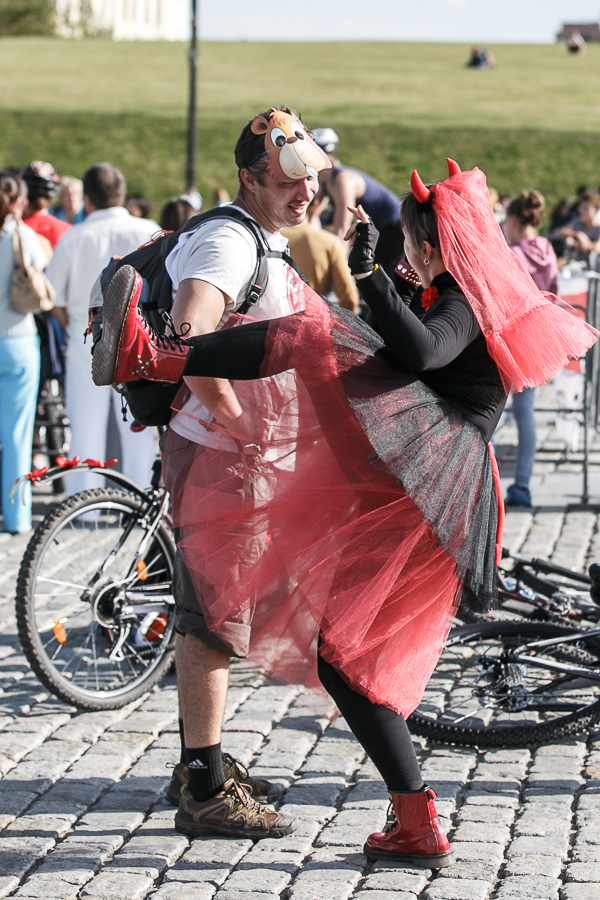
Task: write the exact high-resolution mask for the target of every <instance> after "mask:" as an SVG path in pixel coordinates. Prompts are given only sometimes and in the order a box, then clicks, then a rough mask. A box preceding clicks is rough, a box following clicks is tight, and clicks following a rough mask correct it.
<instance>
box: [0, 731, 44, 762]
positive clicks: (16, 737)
mask: <svg viewBox="0 0 600 900" xmlns="http://www.w3.org/2000/svg"><path fill="white" fill-rule="evenodd" d="M43 740H44V736H43V735H41V734H36V733H35V732H33V733H32V732H27V733H23V732H9V731H5V732H4V733H3V734H0V756H7V757H8V758H9V759H13V760H14V761H15V762H18V761H19V760H20V759H23V757H24V756H25V755H26V754H27V753H29V751H30V750H33V749H34V748H35V747H38V746H39V745H40V744H41V743H42V741H43Z"/></svg>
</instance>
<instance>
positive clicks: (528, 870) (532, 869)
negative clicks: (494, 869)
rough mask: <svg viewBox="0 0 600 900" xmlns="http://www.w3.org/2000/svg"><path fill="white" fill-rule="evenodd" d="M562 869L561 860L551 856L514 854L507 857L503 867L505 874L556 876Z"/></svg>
mask: <svg viewBox="0 0 600 900" xmlns="http://www.w3.org/2000/svg"><path fill="white" fill-rule="evenodd" d="M561 871H562V861H561V860H560V859H556V858H553V857H551V856H516V857H514V858H513V859H509V860H508V861H507V863H506V865H505V867H504V873H505V875H506V876H511V875H536V876H537V875H547V876H548V877H549V878H558V877H559V876H560V873H561Z"/></svg>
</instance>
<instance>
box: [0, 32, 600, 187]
mask: <svg viewBox="0 0 600 900" xmlns="http://www.w3.org/2000/svg"><path fill="white" fill-rule="evenodd" d="M469 49H470V48H469V47H468V46H466V45H460V44H400V43H394V44H392V43H314V44H281V43H279V44H277V43H273V44H270V43H262V44H259V43H231V44H227V43H207V44H204V45H203V46H202V63H201V70H200V115H199V119H200V137H199V164H200V178H199V182H200V184H199V187H200V190H201V191H202V192H203V193H205V194H206V195H208V197H210V194H211V193H212V191H213V190H214V188H216V187H221V186H225V187H227V188H228V189H229V190H230V191H233V190H234V189H235V183H236V178H235V169H234V167H233V160H232V151H233V144H234V142H235V139H236V137H237V135H238V134H239V131H240V129H241V127H242V125H243V124H244V122H245V121H247V120H248V119H249V118H250V117H251V116H252V115H253V114H254V113H255V112H258V111H259V110H261V109H263V108H266V107H268V106H270V105H272V104H273V103H276V102H282V103H289V104H290V105H293V106H295V107H296V108H297V109H298V110H300V111H301V112H302V114H303V116H304V118H305V120H306V122H307V124H308V125H309V126H313V127H316V126H319V125H326V124H327V125H328V124H330V125H333V126H334V127H335V128H336V130H337V131H338V132H339V134H340V137H341V139H342V143H341V146H340V155H341V157H342V158H343V159H344V161H345V162H348V163H349V164H353V165H356V166H359V167H361V168H364V169H365V170H366V171H368V172H370V173H372V174H373V175H374V176H375V177H377V178H379V179H381V180H382V181H384V182H385V183H386V184H388V185H389V186H390V187H392V188H393V189H395V190H397V191H402V190H404V189H405V188H406V185H407V181H408V177H409V175H410V172H411V170H412V168H413V167H414V166H415V165H417V166H418V167H419V169H420V171H421V173H422V175H423V177H424V178H425V179H427V180H435V179H437V178H440V177H443V175H444V167H443V162H444V158H445V156H447V155H450V156H454V157H455V158H456V159H457V160H458V161H459V162H460V164H461V165H462V166H463V167H468V166H473V165H479V166H480V167H481V168H482V169H483V170H484V171H485V172H486V173H487V175H488V179H489V181H490V183H491V184H493V185H494V186H495V187H497V188H498V190H500V191H503V192H507V193H513V192H516V191H518V190H520V189H521V188H522V187H524V186H534V187H537V188H539V189H540V190H542V191H543V192H544V193H545V194H546V197H547V200H548V202H549V203H552V202H554V201H555V200H556V199H558V198H559V197H560V196H562V195H564V194H570V193H572V192H573V190H574V188H575V187H576V185H578V184H580V183H587V184H589V185H594V186H596V185H598V184H600V153H599V150H598V135H599V133H600V102H599V101H598V96H597V86H598V84H600V46H594V45H591V46H589V47H588V49H587V52H586V54H585V55H584V56H583V57H574V58H572V57H570V56H569V55H568V54H567V53H566V50H565V48H564V46H563V45H557V46H513V45H510V46H509V45H500V46H498V47H494V48H493V49H494V52H495V54H496V56H497V58H498V62H499V67H498V69H497V70H495V71H490V72H486V71H484V72H481V71H472V70H468V69H466V68H465V66H464V62H465V60H466V59H467V57H468V54H469ZM0 79H1V80H0V83H1V84H2V93H1V94H0V109H1V110H2V113H1V114H2V125H1V127H0V164H1V165H17V164H21V163H23V162H27V161H29V160H30V159H33V158H43V159H50V160H51V161H52V162H53V163H54V165H55V166H56V168H57V169H58V170H59V171H60V172H61V173H66V172H69V173H73V174H77V175H80V174H81V173H82V172H83V171H84V170H85V168H86V167H87V166H89V165H91V164H92V163H93V162H96V161H98V160H100V159H110V160H111V161H113V162H115V163H116V164H117V165H119V166H121V167H122V168H123V171H124V173H125V175H126V177H127V180H128V183H129V186H130V187H131V188H132V189H137V190H142V191H144V192H146V193H147V194H148V195H149V196H150V197H151V198H152V199H153V200H155V202H157V203H161V202H162V201H164V200H165V199H166V198H167V197H169V196H171V195H173V194H177V193H179V192H180V190H181V189H182V187H183V172H184V166H185V109H186V94H187V60H186V47H185V46H184V45H182V44H172V43H162V42H161V43H143V42H139V43H115V42H111V41H104V40H88V41H81V42H78V41H62V40H58V39H56V40H54V39H43V38H13V39H2V40H1V41H0Z"/></svg>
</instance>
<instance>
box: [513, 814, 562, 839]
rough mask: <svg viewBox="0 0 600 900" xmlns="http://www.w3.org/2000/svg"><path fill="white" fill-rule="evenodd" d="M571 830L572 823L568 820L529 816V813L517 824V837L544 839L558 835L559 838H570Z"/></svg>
mask: <svg viewBox="0 0 600 900" xmlns="http://www.w3.org/2000/svg"><path fill="white" fill-rule="evenodd" d="M570 830H571V823H570V821H568V820H565V819H564V818H563V819H555V818H547V817H544V816H542V815H534V814H529V813H528V812H527V811H526V812H525V814H524V815H522V816H521V817H520V818H519V819H517V821H516V823H515V830H514V833H515V836H516V837H521V836H523V835H531V836H536V835H537V836H538V837H544V836H546V835H556V836H558V837H565V838H566V837H568V836H569V832H570Z"/></svg>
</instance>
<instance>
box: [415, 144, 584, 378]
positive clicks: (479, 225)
mask: <svg viewBox="0 0 600 900" xmlns="http://www.w3.org/2000/svg"><path fill="white" fill-rule="evenodd" d="M448 169H449V172H450V177H449V178H447V179H446V180H445V181H440V182H439V183H438V184H435V185H433V186H432V187H431V189H429V188H426V187H425V185H424V184H423V182H422V181H421V179H420V178H419V176H418V174H417V173H416V172H414V173H413V177H412V178H411V186H412V189H413V193H414V195H415V197H416V198H417V200H419V201H420V202H425V201H427V200H429V199H430V198H431V204H432V207H433V210H434V212H435V214H436V219H437V227H438V233H439V236H440V250H441V254H442V258H443V260H444V265H445V266H446V269H447V270H448V271H449V272H450V273H451V275H452V276H453V277H454V278H455V279H456V281H457V282H458V284H459V286H460V288H461V290H462V291H463V293H464V295H465V297H466V298H467V300H468V301H469V303H470V305H471V309H472V310H473V312H474V313H475V317H476V319H477V321H478V322H479V326H480V328H481V330H482V332H483V334H484V336H485V339H486V341H487V346H488V350H489V352H490V355H491V356H492V357H493V359H494V361H495V362H496V365H497V366H498V369H499V370H500V374H501V376H502V381H503V384H504V387H505V389H506V391H507V392H508V391H522V390H523V388H527V387H535V386H536V385H538V384H545V383H546V382H548V381H550V380H551V379H552V378H553V377H554V375H556V373H557V372H558V370H559V369H561V368H562V367H563V366H565V365H566V364H567V362H568V361H569V360H570V359H579V358H580V357H582V356H584V354H585V353H586V352H587V351H588V350H589V349H590V347H591V346H592V345H593V344H594V343H595V342H596V340H597V339H598V332H597V331H596V329H595V328H592V326H591V325H588V324H586V323H585V322H582V321H581V320H580V319H578V318H575V316H574V315H572V314H571V312H572V311H571V310H570V307H569V306H568V305H567V304H566V303H564V302H563V301H562V300H560V299H559V298H558V297H555V296H554V295H553V294H550V293H547V292H544V291H540V290H539V289H538V288H537V286H536V285H535V283H534V281H533V279H532V278H531V275H530V274H529V272H528V271H527V270H526V268H525V266H524V265H523V263H522V262H521V260H520V259H519V258H518V257H517V256H516V255H515V254H514V253H512V251H511V250H510V247H509V246H508V244H507V242H506V239H505V237H504V235H503V234H502V231H501V229H500V227H499V225H498V223H497V222H496V219H495V217H494V214H493V211H492V207H491V203H490V199H489V193H488V188H487V183H486V178H485V175H484V174H483V172H481V171H480V170H479V169H477V168H475V169H473V170H472V171H470V172H461V171H460V169H459V168H458V166H457V164H456V163H455V162H453V161H452V160H448Z"/></svg>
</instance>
